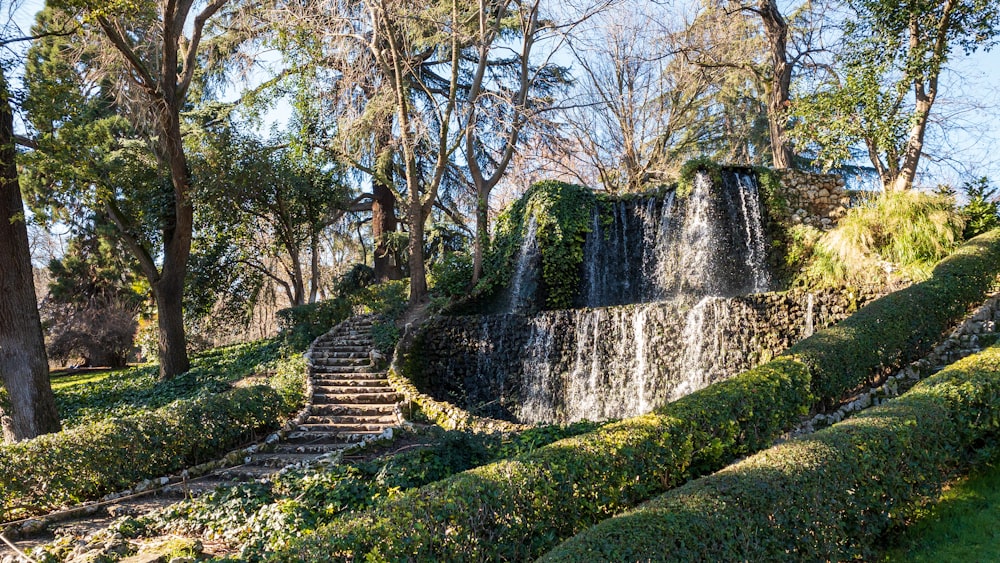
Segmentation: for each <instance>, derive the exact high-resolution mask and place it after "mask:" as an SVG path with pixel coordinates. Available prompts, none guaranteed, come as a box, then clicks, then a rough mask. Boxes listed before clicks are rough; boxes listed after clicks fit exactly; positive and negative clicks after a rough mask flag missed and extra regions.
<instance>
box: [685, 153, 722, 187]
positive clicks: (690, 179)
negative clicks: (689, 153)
mask: <svg viewBox="0 0 1000 563" xmlns="http://www.w3.org/2000/svg"><path fill="white" fill-rule="evenodd" d="M699 172H704V173H707V174H708V176H709V178H710V179H711V180H712V184H713V185H716V186H721V185H722V166H721V165H719V163H718V162H716V161H715V160H713V159H711V158H709V157H707V156H701V157H698V158H692V159H691V160H688V161H687V162H685V163H684V165H683V166H681V170H680V173H679V174H678V180H677V195H678V196H681V197H687V196H688V195H690V194H691V192H692V191H693V190H694V181H695V177H697V175H698V173H699Z"/></svg>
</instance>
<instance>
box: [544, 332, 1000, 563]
mask: <svg viewBox="0 0 1000 563" xmlns="http://www.w3.org/2000/svg"><path fill="white" fill-rule="evenodd" d="M998 434H1000V348H998V347H994V348H990V349H988V350H986V351H985V352H982V353H980V354H978V355H976V356H972V357H969V358H966V359H965V360H962V361H960V362H958V363H956V364H953V365H952V366H951V367H949V368H947V369H946V370H944V371H942V372H940V373H939V374H937V375H935V376H933V377H931V378H928V379H927V380H925V381H923V382H922V383H920V384H918V385H917V386H916V387H914V388H913V389H912V390H911V391H910V392H908V393H907V394H906V395H904V396H902V397H901V398H899V399H895V400H893V401H890V402H888V403H885V404H884V405H882V406H879V407H875V408H872V409H869V410H867V411H865V412H864V413H861V414H860V415H858V416H857V417H855V418H852V419H850V420H848V421H845V422H842V423H840V424H837V425H834V426H832V427H830V428H828V429H826V430H823V431H820V432H818V433H816V434H814V435H812V436H809V437H806V438H801V439H797V440H794V441H791V442H787V443H785V444H782V445H780V446H776V447H774V448H771V449H769V450H766V451H764V452H761V453H759V454H757V455H755V456H753V457H751V458H748V459H746V460H744V461H742V462H740V463H738V464H736V465H733V466H731V467H729V468H726V469H725V470H723V471H720V472H719V473H716V474H714V475H711V476H709V477H705V478H702V479H699V480H696V481H693V482H691V483H688V484H687V485H685V486H683V487H680V488H678V489H674V490H673V491H670V492H668V493H666V494H665V495H663V496H661V497H659V498H657V499H655V500H653V501H651V502H649V503H646V504H645V505H643V506H641V507H640V508H639V509H638V510H636V511H634V512H632V513H630V514H627V515H624V516H620V517H617V518H612V519H609V520H606V521H604V522H602V523H600V524H598V525H597V526H594V527H593V528H590V529H589V530H586V531H585V532H583V533H581V534H579V535H577V536H576V537H574V538H572V539H570V540H569V541H567V542H565V543H563V544H562V545H560V546H559V547H558V548H556V549H555V550H554V551H552V552H551V553H549V554H547V555H546V556H545V557H543V558H542V560H543V561H550V562H558V561H779V560H794V561H846V560H873V559H874V555H876V553H875V547H876V544H877V542H878V541H879V540H880V539H881V538H882V537H883V536H884V535H885V534H886V532H888V531H890V530H892V529H893V527H898V526H899V525H900V524H902V523H905V521H906V519H907V518H908V517H910V516H912V515H913V514H914V513H915V511H916V510H917V509H919V508H920V506H921V505H922V504H923V502H922V501H924V500H926V499H927V498H928V497H929V496H933V495H936V494H937V493H938V492H939V491H940V489H941V486H942V485H943V484H944V482H945V480H946V479H947V478H948V477H949V476H952V475H954V474H955V471H956V470H957V469H959V468H960V467H962V466H964V465H966V464H967V463H968V462H969V461H970V460H974V459H975V458H976V457H977V456H982V454H983V453H984V452H983V451H982V448H983V447H984V445H985V444H987V443H993V444H994V445H993V450H994V451H989V450H987V451H988V452H989V453H995V448H996V445H995V443H996V442H995V440H996V438H997V436H998Z"/></svg>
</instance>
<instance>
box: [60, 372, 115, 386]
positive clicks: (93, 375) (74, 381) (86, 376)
mask: <svg viewBox="0 0 1000 563" xmlns="http://www.w3.org/2000/svg"><path fill="white" fill-rule="evenodd" d="M112 373H114V372H113V371H112V370H109V369H102V370H84V371H78V372H67V371H53V372H52V375H51V378H50V379H51V381H52V390H53V391H58V390H60V389H65V388H67V387H72V386H74V385H81V384H84V383H95V382H98V381H101V380H103V379H104V378H106V377H108V376H109V375H111V374H112Z"/></svg>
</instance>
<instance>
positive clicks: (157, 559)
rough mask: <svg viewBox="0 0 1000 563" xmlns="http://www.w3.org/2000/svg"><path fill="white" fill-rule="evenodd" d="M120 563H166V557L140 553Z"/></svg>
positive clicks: (157, 554)
mask: <svg viewBox="0 0 1000 563" xmlns="http://www.w3.org/2000/svg"><path fill="white" fill-rule="evenodd" d="M121 563H167V557H166V556H165V555H162V554H159V553H140V554H138V555H133V556H131V557H127V558H125V559H122V560H121Z"/></svg>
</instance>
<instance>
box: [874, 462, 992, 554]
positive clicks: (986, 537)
mask: <svg viewBox="0 0 1000 563" xmlns="http://www.w3.org/2000/svg"><path fill="white" fill-rule="evenodd" d="M883 560H884V561H888V562H896V561H906V562H922V561H926V562H935V563H937V562H942V561H961V562H963V563H964V562H973V561H1000V459H997V460H995V461H994V463H993V464H992V465H990V466H986V467H984V468H983V469H982V470H979V471H977V472H975V473H973V474H972V475H970V476H968V477H965V478H962V479H960V480H958V481H956V482H955V483H953V484H952V486H951V487H950V488H948V489H947V490H945V491H944V493H942V495H941V498H940V500H939V501H938V502H937V503H936V504H934V505H933V506H931V507H929V508H928V509H927V510H926V511H924V512H923V513H921V514H920V515H919V516H918V517H917V519H916V520H915V521H914V522H913V524H911V525H910V526H908V527H907V528H906V530H905V531H904V532H903V534H902V535H901V536H899V537H897V538H896V539H894V540H893V541H892V542H891V545H890V547H889V550H888V551H887V553H886V556H885V558H884V559H883Z"/></svg>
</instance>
